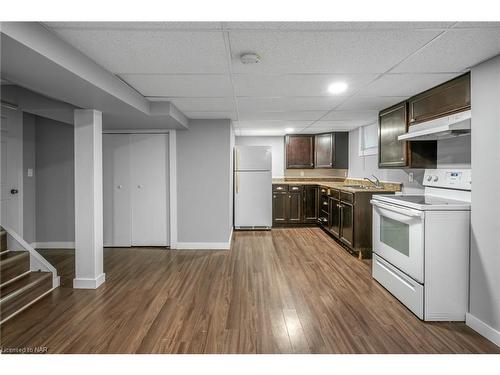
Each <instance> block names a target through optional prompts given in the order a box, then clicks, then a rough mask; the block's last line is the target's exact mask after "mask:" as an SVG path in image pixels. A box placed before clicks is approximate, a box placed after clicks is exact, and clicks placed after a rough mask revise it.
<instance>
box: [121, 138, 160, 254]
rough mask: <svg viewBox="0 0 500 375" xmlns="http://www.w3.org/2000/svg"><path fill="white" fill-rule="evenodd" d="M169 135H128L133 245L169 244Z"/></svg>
mask: <svg viewBox="0 0 500 375" xmlns="http://www.w3.org/2000/svg"><path fill="white" fill-rule="evenodd" d="M167 166H168V135H167V134H131V135H130V182H131V206H132V208H131V216H132V246H168V245H169V239H168V230H167V229H168V226H169V225H168V215H167V212H168V211H169V210H168V199H167V197H168V196H169V188H168V178H167V170H168V167H167Z"/></svg>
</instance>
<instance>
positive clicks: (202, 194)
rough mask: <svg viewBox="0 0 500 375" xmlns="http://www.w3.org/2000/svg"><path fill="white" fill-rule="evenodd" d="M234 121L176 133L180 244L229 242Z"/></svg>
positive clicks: (201, 123)
mask: <svg viewBox="0 0 500 375" xmlns="http://www.w3.org/2000/svg"><path fill="white" fill-rule="evenodd" d="M231 155H232V151H231V121H230V120H193V121H191V122H190V125H189V130H182V131H181V130H179V131H178V132H177V225H178V235H177V236H178V238H177V241H178V242H189V243H192V242H204V243H205V242H227V241H228V239H229V235H230V228H231V226H232V222H233V218H232V209H231V207H230V204H231V203H230V201H231V200H232V194H231V184H230V183H229V182H230V181H231V179H232V172H231V157H232V156H231Z"/></svg>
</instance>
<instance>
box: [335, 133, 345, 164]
mask: <svg viewBox="0 0 500 375" xmlns="http://www.w3.org/2000/svg"><path fill="white" fill-rule="evenodd" d="M333 147H334V154H333V155H334V156H333V168H337V169H348V168H349V132H335V133H333Z"/></svg>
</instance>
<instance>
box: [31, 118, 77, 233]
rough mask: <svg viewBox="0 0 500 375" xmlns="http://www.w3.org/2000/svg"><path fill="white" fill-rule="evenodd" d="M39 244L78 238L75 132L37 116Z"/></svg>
mask: <svg viewBox="0 0 500 375" xmlns="http://www.w3.org/2000/svg"><path fill="white" fill-rule="evenodd" d="M35 133H36V143H35V158H36V165H35V175H36V240H35V241H36V242H59V241H62V242H66V241H70V242H73V241H74V238H75V197H74V195H75V188H74V129H73V126H72V125H67V124H65V123H62V122H58V121H55V120H50V119H46V118H43V117H36V131H35Z"/></svg>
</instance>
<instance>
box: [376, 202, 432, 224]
mask: <svg viewBox="0 0 500 375" xmlns="http://www.w3.org/2000/svg"><path fill="white" fill-rule="evenodd" d="M370 203H371V204H372V205H374V206H375V207H378V208H381V209H383V210H389V211H393V212H397V213H398V214H401V215H404V216H409V217H419V218H421V219H423V218H424V213H423V212H422V211H417V210H413V209H411V208H402V207H397V206H393V205H391V204H386V203H381V202H380V201H376V200H374V199H372V200H370Z"/></svg>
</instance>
